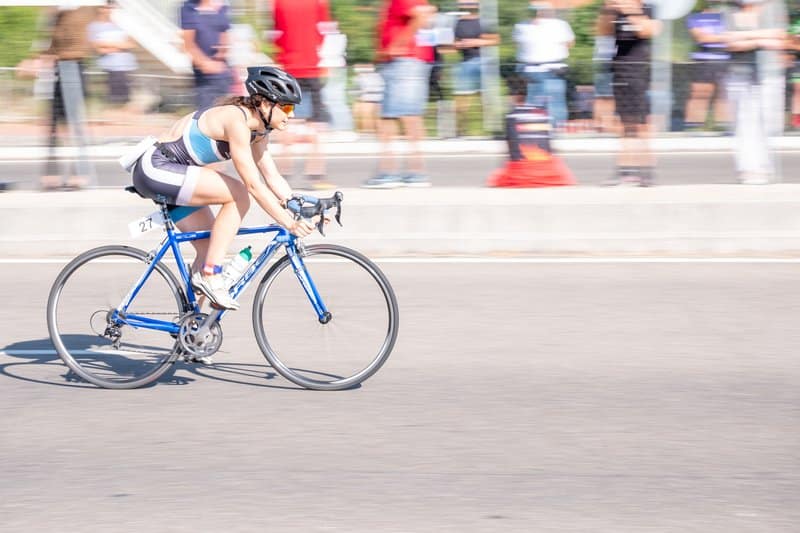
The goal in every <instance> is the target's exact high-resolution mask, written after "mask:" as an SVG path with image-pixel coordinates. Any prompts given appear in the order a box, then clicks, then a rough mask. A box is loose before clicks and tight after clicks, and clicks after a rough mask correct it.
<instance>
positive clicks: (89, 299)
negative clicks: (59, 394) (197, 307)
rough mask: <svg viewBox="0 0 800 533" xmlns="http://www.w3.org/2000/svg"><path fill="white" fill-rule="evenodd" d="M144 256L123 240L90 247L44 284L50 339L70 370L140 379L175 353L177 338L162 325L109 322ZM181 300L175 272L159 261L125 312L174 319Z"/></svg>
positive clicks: (105, 379)
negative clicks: (158, 328) (160, 327)
mask: <svg viewBox="0 0 800 533" xmlns="http://www.w3.org/2000/svg"><path fill="white" fill-rule="evenodd" d="M146 260H147V254H146V253H145V252H143V251H141V250H137V249H135V248H129V247H124V246H109V247H102V248H97V249H94V250H90V251H89V252H86V253H84V254H82V255H81V256H79V257H78V258H76V259H75V260H74V261H73V262H71V263H70V264H68V265H67V266H66V267H65V268H64V270H63V271H62V272H61V274H60V275H59V277H58V278H57V280H56V282H55V284H54V286H53V289H52V290H51V293H50V299H49V301H48V313H47V318H48V328H49V330H50V336H51V339H52V340H53V344H54V345H55V346H56V350H57V351H58V353H59V355H60V356H61V358H62V359H63V360H64V362H65V363H67V365H68V366H69V367H70V368H71V369H72V370H73V371H74V372H75V373H76V374H78V375H79V376H80V377H82V378H83V379H85V380H87V381H89V382H91V383H94V384H95V385H98V386H101V387H108V388H132V387H138V386H142V385H145V384H147V383H149V382H151V381H154V380H156V379H158V377H159V376H160V375H161V374H163V373H164V372H165V371H166V370H167V369H168V365H169V363H170V362H171V361H172V360H173V359H174V357H175V352H176V343H175V340H174V339H173V338H172V337H170V335H169V334H168V333H165V332H162V331H156V330H153V329H149V328H143V327H138V328H137V327H132V326H128V325H125V324H119V323H113V322H111V316H112V315H113V310H114V309H117V308H118V306H120V305H121V303H122V302H123V300H124V298H125V297H126V295H127V294H129V293H130V291H131V289H132V287H133V284H134V283H135V282H136V280H137V279H139V278H140V276H141V275H142V273H143V272H144V271H145V269H146V265H147V263H146ZM184 301H185V298H184V296H183V292H182V291H181V289H180V288H179V285H178V283H177V281H176V280H175V277H174V275H172V274H171V272H169V270H167V269H166V268H165V267H163V265H159V266H157V268H155V269H154V270H153V271H152V273H151V274H150V276H149V277H148V278H147V279H146V280H144V283H143V284H142V287H141V289H140V290H139V291H138V293H137V294H136V296H135V298H134V299H133V301H131V302H130V304H129V306H128V309H127V312H128V313H129V314H131V315H134V314H136V315H140V316H148V317H152V318H158V319H160V320H169V321H174V319H175V317H177V316H179V315H180V314H181V312H182V310H183V308H184V307H185V305H184ZM109 333H110V334H111V335H112V336H111V337H110V336H109V335H108V334H109ZM117 337H118V341H117V343H116V344H112V342H113V340H114V339H116V338H117Z"/></svg>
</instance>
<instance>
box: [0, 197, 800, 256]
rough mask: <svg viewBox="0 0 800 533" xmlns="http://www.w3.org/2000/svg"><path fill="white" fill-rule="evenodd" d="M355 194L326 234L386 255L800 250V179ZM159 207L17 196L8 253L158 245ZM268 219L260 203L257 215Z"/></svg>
mask: <svg viewBox="0 0 800 533" xmlns="http://www.w3.org/2000/svg"><path fill="white" fill-rule="evenodd" d="M344 195H345V204H344V211H343V223H344V227H343V228H339V227H338V226H335V224H334V225H332V226H331V227H330V230H329V231H328V234H329V236H328V237H327V238H326V240H328V241H330V242H336V243H340V244H344V245H348V246H352V247H353V248H356V249H359V250H361V251H363V252H365V253H368V254H373V255H379V256H391V255H406V254H412V255H442V254H450V255H452V254H457V255H460V254H476V255H481V254H549V255H559V254H655V255H659V254H664V255H674V254H711V255H713V254H748V255H765V254H794V253H796V252H798V251H800V185H789V184H780V185H769V186H763V187H748V186H741V185H691V186H671V187H657V188H652V189H639V188H593V187H575V188H554V189H524V190H516V189H514V190H512V189H480V188H434V189H428V190H419V189H417V190H412V189H401V190H394V191H371V190H362V189H352V190H344ZM153 208H154V206H153V204H152V203H150V202H148V201H145V200H142V199H140V198H137V197H135V196H133V195H131V194H128V193H125V192H123V191H121V190H119V191H118V190H89V191H82V192H79V193H37V192H11V193H5V194H2V195H0V225H2V227H3V228H4V231H3V233H2V234H1V235H0V256H1V257H5V258H13V257H64V256H74V255H76V254H77V253H79V252H81V251H83V250H85V249H88V248H91V247H94V246H99V245H105V244H115V243H119V244H130V245H133V246H137V247H140V248H145V249H148V248H150V247H152V246H153V245H154V244H156V243H157V242H158V240H159V238H160V234H159V233H158V232H154V233H152V234H149V235H148V236H146V237H143V238H141V239H137V240H134V239H131V238H130V236H129V235H128V233H127V225H128V223H129V222H131V221H133V220H135V219H138V218H140V217H142V216H144V215H146V214H148V213H149V212H151V211H152V210H153ZM268 222H269V221H268V218H267V217H266V215H265V214H263V213H262V212H261V211H260V210H259V209H258V208H257V207H254V208H253V209H252V210H251V213H250V214H248V216H247V218H246V220H245V224H246V225H254V224H265V223H268ZM242 239H244V238H242ZM250 239H251V240H252V238H250ZM322 239H323V238H322V237H320V236H315V237H313V238H311V239H309V240H310V241H320V240H322ZM253 244H257V241H254V242H253Z"/></svg>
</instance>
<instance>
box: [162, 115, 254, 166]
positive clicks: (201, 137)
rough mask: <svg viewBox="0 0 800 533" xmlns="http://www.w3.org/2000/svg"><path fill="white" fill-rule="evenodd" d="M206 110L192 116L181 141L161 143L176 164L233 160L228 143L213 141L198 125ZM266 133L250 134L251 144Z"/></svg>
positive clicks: (201, 164) (198, 164) (207, 163)
mask: <svg viewBox="0 0 800 533" xmlns="http://www.w3.org/2000/svg"><path fill="white" fill-rule="evenodd" d="M238 109H239V110H240V111H241V112H242V114H243V115H244V117H245V120H246V119H247V113H246V112H245V110H244V109H242V108H241V107H239V108H238ZM204 111H205V109H204V110H198V111H196V112H195V114H194V115H192V119H191V120H190V121H189V123H188V124H187V125H186V128H185V129H184V130H183V135H181V137H180V138H179V139H176V140H174V141H170V142H164V143H159V144H160V146H161V148H162V149H165V150H167V151H169V152H170V153H171V154H172V155H173V156H174V157H175V162H176V163H180V164H183V165H194V166H204V165H210V164H211V163H219V162H220V161H227V160H229V159H230V158H231V149H230V145H229V144H228V142H227V141H218V140H216V139H212V138H211V137H209V136H208V135H206V134H205V133H203V132H202V131H200V126H199V125H198V123H199V121H200V117H201V116H202V114H203V112H204ZM265 134H266V132H256V131H253V132H250V142H251V143H252V142H253V141H255V140H256V139H257V138H258V137H260V136H262V135H265Z"/></svg>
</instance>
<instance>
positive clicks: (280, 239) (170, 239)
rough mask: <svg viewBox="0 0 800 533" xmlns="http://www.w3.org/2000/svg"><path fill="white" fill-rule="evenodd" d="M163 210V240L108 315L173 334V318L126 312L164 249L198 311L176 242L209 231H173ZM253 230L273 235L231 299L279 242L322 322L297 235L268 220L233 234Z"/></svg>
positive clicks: (324, 310)
mask: <svg viewBox="0 0 800 533" xmlns="http://www.w3.org/2000/svg"><path fill="white" fill-rule="evenodd" d="M163 211H164V215H165V217H164V218H165V221H166V224H165V226H166V231H167V236H166V238H165V239H164V241H162V243H161V245H160V246H159V248H158V250H157V251H156V252H155V254H153V257H152V260H151V261H150V262H149V264H148V265H147V268H146V269H145V271H144V273H143V274H142V275H141V277H140V278H139V280H138V281H137V282H136V284H135V285H134V287H133V288H132V289H131V291H130V292H129V293H128V295H127V296H125V299H124V300H123V301H122V303H121V304H120V305H119V307H118V308H117V309H115V310H114V312H113V313H112V317H111V318H112V319H113V320H114V321H115V322H117V323H119V324H125V325H128V326H131V327H134V328H144V329H152V330H157V331H165V332H168V333H171V334H177V333H178V330H179V327H180V326H179V325H178V324H176V323H174V322H168V321H165V320H156V319H153V318H149V317H146V316H141V315H136V314H128V312H127V310H128V307H130V305H131V303H132V302H133V301H134V299H135V298H136V295H137V294H138V293H139V291H140V290H141V289H142V287H143V286H144V284H145V282H146V281H147V279H148V278H149V277H150V275H151V274H152V273H153V270H154V269H155V268H156V265H157V264H159V263H160V262H161V260H162V259H163V258H164V256H165V255H166V254H167V251H168V250H172V255H173V256H174V257H175V261H176V262H177V265H178V272H179V273H180V277H181V279H182V280H183V283H184V287H185V290H186V297H187V299H188V304H189V305H190V307H191V309H192V310H194V312H196V313H199V312H200V306H199V305H198V303H197V296H196V295H195V293H194V290H193V288H192V283H191V279H190V274H189V270H188V269H187V266H186V263H185V262H184V260H183V255H182V254H181V250H180V244H181V243H184V242H191V241H196V240H201V239H208V238H209V236H210V235H211V232H210V231H192V232H176V231H175V227H174V224H173V220H172V219H171V218H170V217H169V215H168V214H167V213H166V212H165V211H166V210H163ZM256 233H274V234H275V236H274V237H273V238H272V240H271V241H270V242H269V243H268V244H267V246H266V248H264V251H262V252H261V254H260V255H259V256H258V257H257V258H256V259H255V261H253V262H252V263H251V264H250V266H249V267H248V269H247V270H246V271H245V272H244V273H243V274H242V276H241V278H240V279H239V280H237V281H236V282H235V283H234V285H233V286H232V287H231V289H230V290H231V295H232V296H233V298H234V299H235V298H238V297H239V295H240V294H241V293H242V292H243V291H244V290H245V289H246V288H247V287H248V286H249V285H250V282H251V281H252V279H253V278H254V277H255V275H256V274H257V273H258V272H259V271H260V270H261V268H262V267H263V266H264V265H265V264H266V262H267V261H268V260H269V259H270V257H272V256H273V255H274V254H275V252H276V251H277V250H278V248H279V247H280V246H284V247H285V248H286V254H287V255H288V256H289V261H291V263H292V267H293V269H294V272H295V275H296V276H297V279H298V280H299V282H300V284H301V285H302V286H303V290H304V291H305V293H306V295H307V296H308V299H309V301H310V302H311V305H312V306H313V307H314V311H315V312H316V313H317V318H318V319H319V320H320V321H321V322H322V321H324V320H325V319H326V316H327V317H329V316H330V315H329V313H328V310H327V308H326V307H325V304H324V303H323V301H322V298H321V297H320V294H319V292H318V290H317V287H316V285H314V281H313V280H312V279H311V276H309V274H308V270H307V269H306V266H305V263H304V261H303V257H302V253H300V252H299V251H298V246H297V237H295V236H294V235H292V234H291V233H289V231H288V230H287V229H286V228H284V227H282V226H278V225H276V224H271V225H269V226H257V227H251V228H240V229H239V231H238V233H237V235H252V234H256ZM186 311H189V309H186ZM224 314H225V310H218V311H215V312H214V313H213V314H212V316H213V318H214V319H215V320H220V319H221V318H222V316H223V315H224Z"/></svg>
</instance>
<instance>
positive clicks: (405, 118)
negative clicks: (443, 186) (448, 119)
mask: <svg viewBox="0 0 800 533" xmlns="http://www.w3.org/2000/svg"><path fill="white" fill-rule="evenodd" d="M434 13H436V8H435V7H434V6H432V5H430V4H428V2H427V0H384V3H383V8H382V11H381V16H380V20H379V22H378V53H377V58H378V60H379V61H381V62H382V65H381V74H382V76H383V79H384V82H385V84H386V85H385V92H384V97H383V102H382V104H381V121H380V126H379V128H378V136H379V138H380V142H381V147H382V152H383V154H382V155H383V156H382V157H381V158H380V159H379V160H378V173H377V174H376V175H375V176H373V177H372V178H370V179H368V180H367V181H366V182H365V183H364V187H368V188H395V187H402V186H404V185H405V186H408V187H427V186H430V181H428V178H427V177H426V176H425V175H424V170H423V169H424V162H423V158H422V151H421V150H420V146H419V143H420V142H421V141H422V139H423V137H424V136H425V124H424V122H423V116H424V114H425V108H426V105H427V103H428V83H429V78H430V71H431V63H432V62H433V59H434V52H433V41H434V39H433V38H431V36H430V35H429V33H427V32H429V29H428V27H429V24H430V21H431V18H432V16H433V15H434ZM398 121H399V122H400V124H401V125H402V126H403V130H404V132H405V135H406V137H407V138H408V140H409V142H410V148H411V153H410V156H409V158H408V161H407V167H406V172H405V174H403V175H400V173H399V168H398V166H397V160H396V157H395V154H394V153H393V151H392V141H393V140H394V138H395V137H396V135H397V124H396V123H397V122H398Z"/></svg>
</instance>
